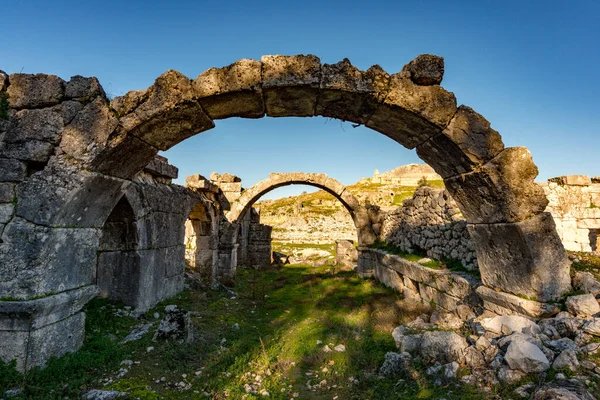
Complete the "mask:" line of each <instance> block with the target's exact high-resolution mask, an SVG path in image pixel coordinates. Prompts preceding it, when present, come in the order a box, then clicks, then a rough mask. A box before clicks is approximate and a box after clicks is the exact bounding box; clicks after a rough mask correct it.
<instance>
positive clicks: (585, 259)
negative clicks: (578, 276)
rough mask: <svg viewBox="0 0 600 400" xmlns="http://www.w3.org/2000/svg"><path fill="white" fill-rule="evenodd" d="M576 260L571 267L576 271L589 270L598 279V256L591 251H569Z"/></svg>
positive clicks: (599, 278) (599, 272)
mask: <svg viewBox="0 0 600 400" xmlns="http://www.w3.org/2000/svg"><path fill="white" fill-rule="evenodd" d="M569 254H571V255H572V256H575V257H576V258H577V261H576V262H575V261H574V262H573V268H574V269H576V270H577V271H586V272H591V273H592V274H593V275H594V276H595V277H596V279H598V280H600V256H599V255H594V254H591V253H578V252H572V251H570V252H569Z"/></svg>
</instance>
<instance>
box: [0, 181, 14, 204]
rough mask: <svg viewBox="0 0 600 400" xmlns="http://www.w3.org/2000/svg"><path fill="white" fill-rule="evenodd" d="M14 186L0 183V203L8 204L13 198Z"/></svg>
mask: <svg viewBox="0 0 600 400" xmlns="http://www.w3.org/2000/svg"><path fill="white" fill-rule="evenodd" d="M15 187H16V184H14V183H8V182H0V203H10V202H12V201H13V200H14V198H15Z"/></svg>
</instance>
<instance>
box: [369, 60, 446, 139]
mask: <svg viewBox="0 0 600 400" xmlns="http://www.w3.org/2000/svg"><path fill="white" fill-rule="evenodd" d="M455 112H456V98H455V97H454V94H452V93H450V92H447V91H446V90H444V89H443V88H442V87H441V86H418V85H416V84H414V83H413V82H412V81H411V80H410V78H409V77H408V73H407V72H401V73H399V74H395V75H392V77H391V79H390V89H389V91H388V94H387V97H386V98H385V100H384V102H383V103H382V104H381V105H380V106H379V107H378V108H377V110H376V111H375V113H374V114H373V116H372V117H371V118H370V120H369V121H368V122H367V124H366V126H367V127H369V128H372V129H374V130H376V131H378V132H381V133H383V134H384V135H386V136H388V137H390V138H391V139H393V140H395V141H396V142H398V143H400V144H401V145H403V146H404V147H406V148H409V149H413V148H415V147H416V146H418V145H419V144H421V143H423V142H425V141H426V140H427V139H429V138H431V137H433V136H435V135H437V134H439V133H440V132H441V131H442V129H444V128H445V127H446V126H447V125H448V123H449V122H450V120H451V119H452V117H453V116H454V113H455Z"/></svg>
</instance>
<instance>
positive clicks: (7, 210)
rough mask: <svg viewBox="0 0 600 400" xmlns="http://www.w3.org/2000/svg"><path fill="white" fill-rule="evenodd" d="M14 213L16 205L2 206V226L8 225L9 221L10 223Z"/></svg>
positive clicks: (0, 222)
mask: <svg viewBox="0 0 600 400" xmlns="http://www.w3.org/2000/svg"><path fill="white" fill-rule="evenodd" d="M14 211H15V205H14V204H12V203H8V204H0V224H6V223H7V222H8V221H10V220H11V218H12V216H13V214H14Z"/></svg>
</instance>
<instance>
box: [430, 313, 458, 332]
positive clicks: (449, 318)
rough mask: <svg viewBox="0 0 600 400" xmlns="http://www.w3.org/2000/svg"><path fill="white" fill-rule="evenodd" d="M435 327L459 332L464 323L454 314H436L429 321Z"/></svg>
mask: <svg viewBox="0 0 600 400" xmlns="http://www.w3.org/2000/svg"><path fill="white" fill-rule="evenodd" d="M429 321H430V322H431V323H432V324H433V325H435V326H437V327H438V328H441V329H453V330H457V329H460V328H462V326H463V321H462V320H461V319H460V318H459V317H457V316H456V315H455V314H454V313H445V312H442V313H439V312H437V311H436V312H434V313H433V314H431V318H430V320H429Z"/></svg>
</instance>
